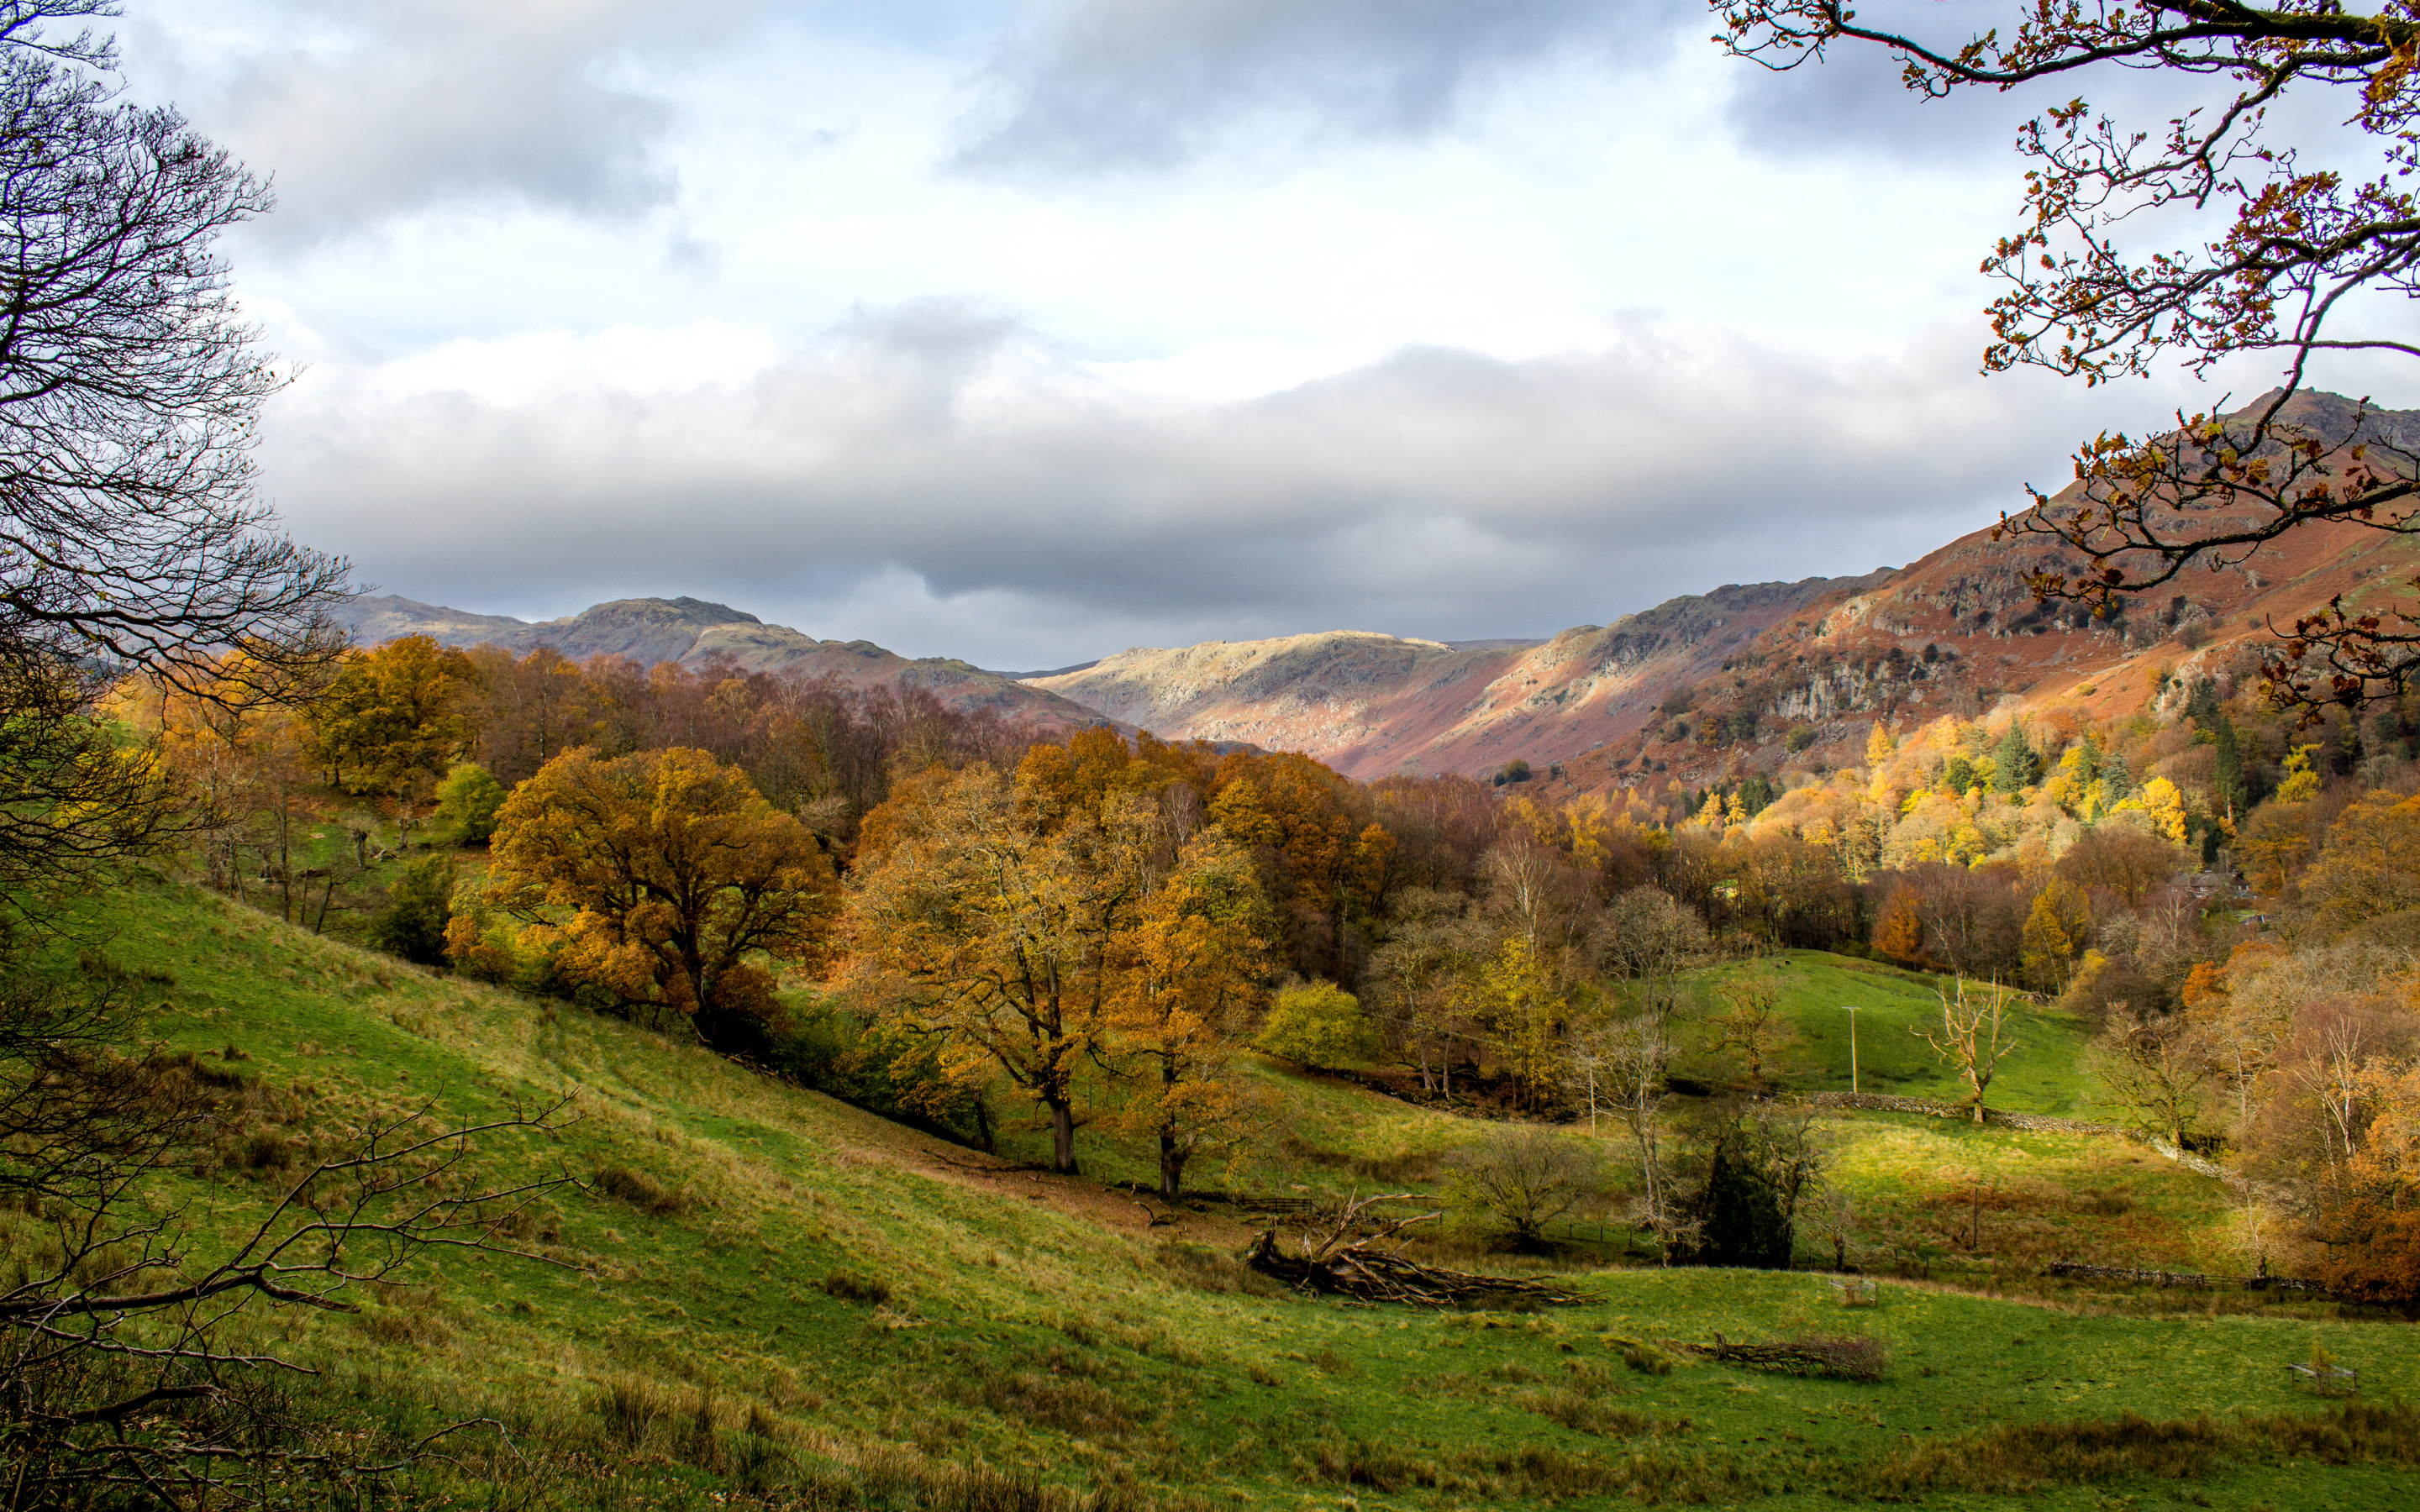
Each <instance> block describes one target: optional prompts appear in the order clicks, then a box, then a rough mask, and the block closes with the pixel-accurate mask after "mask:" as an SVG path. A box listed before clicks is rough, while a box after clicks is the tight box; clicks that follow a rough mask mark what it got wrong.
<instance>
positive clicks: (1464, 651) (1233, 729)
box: [1029, 574, 1886, 779]
mask: <svg viewBox="0 0 2420 1512" xmlns="http://www.w3.org/2000/svg"><path fill="white" fill-rule="evenodd" d="M1884 576H1886V575H1885V574H1877V575H1875V576H1873V577H1869V578H1855V579H1828V578H1809V579H1806V580H1805V581H1803V582H1796V583H1757V584H1752V585H1748V586H1731V587H1725V588H1718V589H1715V590H1714V592H1713V593H1711V594H1699V595H1694V596H1691V597H1685V598H1676V599H1673V600H1671V601H1669V602H1668V603H1665V604H1662V605H1659V606H1657V607H1656V608H1654V609H1648V610H1646V611H1645V612H1643V613H1639V614H1629V615H1624V616H1623V617H1622V618H1621V619H1620V620H1618V621H1616V622H1615V623H1614V624H1612V625H1582V626H1580V627H1579V628H1577V629H1573V630H1566V631H1564V632H1563V633H1562V634H1560V635H1559V636H1557V637H1555V638H1554V639H1553V640H1546V641H1536V640H1477V641H1471V640H1465V641H1458V642H1454V643H1450V644H1449V643H1447V642H1444V641H1439V640H1404V639H1401V638H1399V637H1395V636H1389V635H1374V634H1370V633H1368V632H1363V631H1342V630H1340V631H1329V632H1326V633H1324V634H1319V635H1297V636H1286V637H1283V638H1281V639H1279V640H1243V641H1232V642H1231V641H1224V640H1212V641H1206V642H1204V643H1202V644H1201V645H1198V646H1187V647H1184V648H1181V649H1178V650H1157V649H1142V650H1134V651H1127V652H1124V653H1121V654H1120V655H1118V656H1109V657H1106V658H1104V659H1103V660H1101V661H1099V662H1096V663H1094V665H1093V666H1091V667H1089V668H1085V669H1082V670H1080V671H1072V672H1066V673H1062V674H1060V675H1058V676H1054V677H1043V678H1037V679H1034V680H1033V681H1032V683H1031V684H1030V685H1029V686H1032V687H1045V688H1049V689H1051V690H1053V691H1055V692H1059V693H1063V694H1065V695H1066V696H1067V697H1069V698H1072V699H1075V700H1077V701H1078V702H1082V703H1086V704H1089V705H1091V706H1092V707H1094V708H1096V709H1099V710H1101V711H1102V712H1103V713H1105V714H1108V715H1109V716H1111V717H1114V718H1118V719H1121V720H1124V721H1125V722H1127V723H1129V724H1133V725H1137V726H1140V727H1141V728H1143V729H1147V730H1150V731H1153V732H1154V733H1158V734H1161V735H1165V736H1171V737H1200V738H1208V739H1214V740H1243V741H1249V742H1251V743H1252V744H1254V745H1258V746H1263V747H1267V748H1273V749H1282V750H1301V751H1308V752H1309V753H1310V754H1311V755H1313V756H1316V757H1318V758H1319V759H1320V760H1322V761H1325V762H1327V763H1329V764H1332V765H1334V766H1336V767H1337V768H1338V769H1339V770H1342V771H1343V772H1346V773H1349V774H1350V775H1352V776H1354V777H1357V778H1362V779H1373V778H1379V777H1385V776H1387V775H1388V774H1389V773H1392V772H1398V771H1416V772H1431V773H1435V772H1463V773H1467V774H1470V775H1473V776H1478V775H1483V774H1485V773H1487V772H1490V771H1493V770H1494V769H1496V768H1497V767H1498V766H1501V765H1503V764H1505V763H1507V762H1509V761H1512V759H1514V758H1515V757H1518V758H1521V759H1523V760H1526V761H1528V763H1529V764H1531V765H1533V766H1544V765H1548V764H1556V763H1561V762H1566V761H1570V760H1574V759H1575V758H1577V757H1579V756H1580V755H1582V754H1584V753H1586V752H1588V751H1590V750H1592V749H1595V748H1598V747H1602V746H1605V745H1606V744H1608V743H1610V742H1613V741H1616V740H1619V739H1621V737H1623V736H1625V735H1630V734H1633V733H1637V731H1639V730H1640V729H1642V728H1643V727H1644V726H1645V725H1646V724H1647V722H1648V721H1649V720H1650V719H1651V718H1652V717H1653V715H1654V711H1655V706H1656V704H1657V702H1659V701H1660V700H1661V699H1662V698H1663V697H1664V695H1665V693H1666V691H1667V690H1668V689H1669V688H1671V687H1675V686H1678V685H1682V684H1686V683H1694V682H1696V681H1698V680H1699V679H1700V678H1703V677H1705V676H1707V675H1709V674H1711V673H1712V672H1713V671H1714V669H1715V668H1716V667H1717V666H1719V665H1720V664H1721V663H1722V662H1723V661H1724V660H1725V659H1727V658H1728V657H1729V656H1732V655H1733V654H1735V653H1736V652H1738V651H1739V650H1740V649H1741V648H1743V647H1745V646H1746V645H1747V644H1748V643H1749V642H1751V641H1752V640H1755V639H1756V637H1757V636H1758V635H1760V634H1761V633H1762V632H1763V631H1764V630H1765V629H1767V628H1768V627H1770V626H1771V625H1774V624H1776V623H1777V622H1778V621H1780V620H1781V619H1783V618H1785V617H1787V616H1788V615H1790V614H1792V613H1794V612H1796V611H1797V610H1799V609H1803V608H1805V607H1806V606H1807V605H1808V604H1810V603H1814V602H1817V601H1819V600H1822V599H1824V598H1826V597H1830V596H1833V595H1836V594H1839V593H1842V592H1851V591H1854V590H1856V589H1858V588H1860V587H1870V586H1872V585H1873V584H1874V583H1875V582H1877V581H1879V580H1880V579H1881V578H1882V577H1884Z"/></svg>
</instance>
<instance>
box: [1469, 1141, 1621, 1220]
mask: <svg viewBox="0 0 2420 1512" xmlns="http://www.w3.org/2000/svg"><path fill="white" fill-rule="evenodd" d="M1449 1180H1450V1184H1451V1185H1452V1188H1453V1192H1454V1196H1457V1197H1459V1198H1461V1199H1462V1201H1463V1202H1465V1203H1466V1204H1467V1205H1468V1206H1470V1207H1471V1208H1474V1209H1476V1210H1478V1211H1481V1212H1483V1213H1485V1214H1487V1215H1488V1216H1489V1217H1490V1218H1492V1219H1494V1220H1495V1221H1496V1223H1497V1226H1498V1227H1500V1229H1501V1231H1502V1232H1503V1234H1504V1235H1505V1237H1506V1238H1507V1239H1509V1240H1511V1241H1512V1243H1513V1244H1515V1245H1516V1246H1518V1247H1520V1248H1523V1249H1540V1248H1543V1247H1544V1245H1545V1242H1546V1234H1545V1227H1546V1225H1548V1224H1550V1223H1553V1222H1554V1221H1555V1220H1556V1219H1558V1218H1560V1217H1561V1216H1563V1215H1564V1214H1565V1213H1567V1212H1570V1211H1572V1210H1573V1209H1575V1208H1577V1207H1580V1206H1582V1205H1584V1204H1587V1203H1590V1202H1592V1201H1594V1200H1595V1199H1596V1198H1597V1197H1599V1196H1601V1195H1602V1194H1603V1193H1604V1190H1605V1185H1606V1179H1605V1161H1604V1157H1603V1156H1602V1155H1600V1154H1599V1153H1598V1152H1597V1150H1596V1149H1595V1147H1594V1146H1592V1145H1588V1144H1583V1143H1582V1142H1580V1141H1579V1140H1577V1139H1573V1138H1566V1137H1565V1136H1563V1135H1561V1134H1557V1133H1555V1132H1554V1131H1553V1130H1551V1129H1541V1128H1538V1127H1537V1126H1535V1125H1525V1126H1520V1127H1511V1128H1507V1127H1497V1128H1495V1129H1491V1130H1489V1131H1488V1134H1487V1137H1486V1138H1484V1139H1482V1140H1481V1141H1480V1143H1479V1144H1478V1145H1476V1146H1475V1147H1473V1148H1471V1149H1466V1150H1463V1151H1460V1152H1459V1153H1458V1154H1457V1155H1456V1156H1455V1157H1454V1162H1453V1172H1452V1175H1451V1176H1450V1178H1449Z"/></svg>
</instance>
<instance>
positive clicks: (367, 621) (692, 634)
mask: <svg viewBox="0 0 2420 1512" xmlns="http://www.w3.org/2000/svg"><path fill="white" fill-rule="evenodd" d="M336 617H337V619H338V620H339V621H341V622H342V623H344V624H345V625H347V627H348V628H349V629H350V630H351V631H352V632H353V637H354V639H355V640H359V641H360V642H362V643H363V644H365V645H377V644H380V642H383V641H387V640H395V639H396V638H397V637H399V636H406V635H425V636H427V637H429V638H430V639H431V640H436V641H438V642H440V643H441V644H444V645H450V646H463V647H470V646H475V645H483V644H485V645H495V646H501V647H503V648H504V650H506V651H510V652H513V653H516V654H526V653H528V652H530V651H533V650H535V649H536V648H537V647H539V646H551V647H552V648H553V649H554V650H556V651H558V652H561V653H562V654H563V655H564V656H568V657H570V658H572V659H573V660H575V661H582V660H585V659H587V658H588V657H590V656H628V658H630V659H631V660H632V661H636V662H641V663H644V664H646V665H653V664H655V663H657V662H661V661H669V662H677V663H679V664H681V665H683V666H689V667H695V666H701V665H704V664H706V663H708V662H714V661H725V662H728V663H729V664H730V665H732V666H735V667H737V668H739V669H741V670H743V671H804V672H806V673H807V674H808V675H810V676H821V675H825V674H830V675H831V676H834V677H838V678H839V679H840V680H841V681H843V682H845V683H847V684H849V685H851V686H852V687H902V688H910V687H913V688H923V689H924V690H925V691H927V692H930V693H931V694H933V695H934V696H935V697H936V698H938V699H939V700H940V701H941V702H943V703H945V704H947V705H948V706H950V707H952V708H954V709H962V710H974V709H991V710H993V711H995V712H997V713H998V714H999V715H1000V716H1001V717H1002V718H1007V719H1015V720H1019V721H1023V722H1026V723H1031V724H1038V725H1041V726H1043V727H1045V728H1047V729H1053V730H1058V729H1067V728H1072V727H1079V726H1084V725H1092V724H1098V723H1100V722H1102V717H1101V715H1100V714H1099V713H1097V712H1096V711H1094V710H1093V709H1091V708H1088V707H1086V706H1084V705H1083V704H1080V703H1077V702H1073V701H1071V700H1069V699H1067V698H1065V697H1063V696H1062V695H1060V694H1058V693H1055V692H1051V691H1049V690H1047V689H1046V688H1041V687H1033V686H1032V685H1029V684H1024V683H1019V682H1017V681H1016V679H1014V678H1011V677H1004V676H1002V675H1001V674H1000V673H998V672H987V671H983V670H982V669H980V668H977V667H973V666H970V665H969V664H968V663H966V662H963V661H955V660H951V659H947V658H943V657H939V656H926V657H921V658H917V659H913V660H911V659H909V658H907V657H906V656H899V655H898V654H896V653H894V652H891V651H886V650H884V649H883V648H882V647H880V646H877V645H876V644H875V643H874V642H873V641H871V640H816V639H815V638H814V637H813V636H810V635H804V634H801V633H800V632H799V631H797V630H793V629H790V628H788V627H787V626H785V625H767V624H766V623H765V622H764V621H762V620H760V619H758V618H757V617H756V616H755V615H753V614H749V613H746V612H744V611H742V610H739V609H733V608H731V607H730V606H729V605H727V604H714V603H708V602H706V600H704V599H699V598H686V597H684V598H620V599H615V600H613V602H612V603H608V604H598V605H596V606H594V607H592V608H589V609H582V610H581V611H580V612H579V613H577V614H573V615H568V616H566V617H565V618H563V619H559V620H543V621H539V622H537V623H535V624H532V623H530V622H529V621H526V620H517V619H512V618H509V617H507V616H504V615H500V614H470V613H465V612H464V611H462V610H460V609H446V608H443V607H442V606H439V605H435V604H423V603H421V602H419V601H418V600H416V599H410V598H402V597H398V596H396V595H394V594H382V595H365V596H362V597H358V598H355V599H353V600H351V601H350V602H349V604H348V605H347V606H346V608H345V609H343V610H341V611H339V613H338V614H337V616H336Z"/></svg>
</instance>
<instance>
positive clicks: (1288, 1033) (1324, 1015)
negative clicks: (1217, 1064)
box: [1252, 981, 1378, 1071]
mask: <svg viewBox="0 0 2420 1512" xmlns="http://www.w3.org/2000/svg"><path fill="white" fill-rule="evenodd" d="M1252 1043H1253V1044H1254V1045H1256V1046H1258V1047H1259V1048H1260V1049H1261V1050H1262V1051H1264V1052H1265V1053H1266V1054H1269V1055H1272V1056H1275V1057H1278V1058H1279V1059H1280V1060H1291V1061H1293V1062H1294V1063H1295V1065H1297V1066H1307V1067H1310V1068H1311V1070H1313V1071H1334V1070H1338V1069H1341V1068H1342V1067H1346V1066H1350V1065H1352V1064H1354V1063H1355V1062H1357V1061H1360V1060H1364V1059H1367V1058H1368V1057H1371V1056H1372V1055H1374V1054H1376V1053H1377V1049H1378V1034H1377V1030H1376V1028H1375V1026H1373V1025H1372V1024H1371V1022H1370V1020H1369V1019H1368V1018H1367V1017H1365V1016H1364V1015H1363V1014H1362V1012H1361V1003H1360V1000H1359V999H1358V998H1357V997H1355V996H1354V995H1352V994H1351V993H1348V992H1346V991H1345V990H1344V989H1343V988H1342V987H1339V986H1338V985H1336V983H1334V982H1332V981H1312V982H1307V983H1304V984H1303V985H1301V986H1298V987H1289V988H1287V989H1286V990H1285V991H1283V992H1281V993H1280V994H1278V995H1277V1000H1276V1001H1275V1002H1274V1003H1272V1004H1270V1005H1269V1016H1268V1018H1267V1019H1266V1020H1265V1021H1264V1022H1263V1024H1262V1026H1261V1032H1260V1034H1259V1036H1258V1037H1257V1038H1256V1039H1254V1040H1253V1041H1252Z"/></svg>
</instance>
